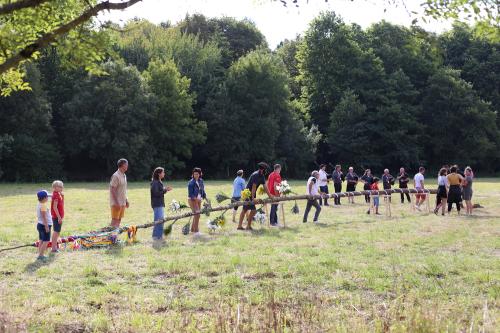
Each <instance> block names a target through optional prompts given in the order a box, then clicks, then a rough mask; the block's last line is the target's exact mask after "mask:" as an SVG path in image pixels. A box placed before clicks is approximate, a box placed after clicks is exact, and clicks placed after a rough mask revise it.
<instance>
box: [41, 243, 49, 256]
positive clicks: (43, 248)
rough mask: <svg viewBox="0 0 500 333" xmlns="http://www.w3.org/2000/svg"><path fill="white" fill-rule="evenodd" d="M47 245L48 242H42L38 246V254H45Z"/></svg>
mask: <svg viewBox="0 0 500 333" xmlns="http://www.w3.org/2000/svg"><path fill="white" fill-rule="evenodd" d="M47 246H49V242H42V244H40V247H39V248H38V250H39V251H38V255H40V256H43V255H44V254H45V250H47Z"/></svg>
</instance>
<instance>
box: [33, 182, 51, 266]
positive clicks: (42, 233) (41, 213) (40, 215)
mask: <svg viewBox="0 0 500 333" xmlns="http://www.w3.org/2000/svg"><path fill="white" fill-rule="evenodd" d="M36 196H37V197H38V206H37V208H36V215H37V219H38V223H37V225H36V229H37V230H38V236H39V239H40V244H38V258H37V259H38V260H45V256H44V254H45V250H47V246H48V245H49V241H50V227H51V226H52V218H51V216H50V210H49V208H48V207H47V201H48V200H49V194H48V193H47V191H39V192H38V193H37V194H36Z"/></svg>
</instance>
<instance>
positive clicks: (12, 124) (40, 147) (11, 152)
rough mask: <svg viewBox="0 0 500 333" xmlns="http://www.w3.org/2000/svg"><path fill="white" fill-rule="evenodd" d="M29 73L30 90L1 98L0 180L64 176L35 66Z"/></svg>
mask: <svg viewBox="0 0 500 333" xmlns="http://www.w3.org/2000/svg"><path fill="white" fill-rule="evenodd" d="M26 70H27V79H28V82H29V84H30V86H31V91H18V92H14V93H12V94H11V95H10V96H9V97H5V98H0V163H1V166H0V170H1V173H2V174H3V176H0V177H2V178H0V179H5V180H9V181H13V180H24V181H36V180H48V179H49V178H51V177H56V176H61V168H62V164H63V163H62V157H61V155H60V154H59V150H58V146H59V144H58V143H56V140H55V137H54V132H53V130H52V127H51V126H50V121H51V108H50V104H49V103H48V101H47V98H46V95H45V92H44V91H43V86H42V84H41V82H40V72H39V71H38V68H37V67H36V66H35V65H34V64H28V65H27V68H26Z"/></svg>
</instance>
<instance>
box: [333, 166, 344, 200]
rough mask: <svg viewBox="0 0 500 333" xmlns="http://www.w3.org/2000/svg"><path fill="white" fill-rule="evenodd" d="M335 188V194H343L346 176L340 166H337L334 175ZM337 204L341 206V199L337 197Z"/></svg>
mask: <svg viewBox="0 0 500 333" xmlns="http://www.w3.org/2000/svg"><path fill="white" fill-rule="evenodd" d="M332 180H333V186H334V187H335V193H340V192H342V181H343V180H344V174H343V173H342V167H341V166H340V165H338V164H337V165H336V166H335V171H333V173H332ZM335 204H336V205H340V197H335Z"/></svg>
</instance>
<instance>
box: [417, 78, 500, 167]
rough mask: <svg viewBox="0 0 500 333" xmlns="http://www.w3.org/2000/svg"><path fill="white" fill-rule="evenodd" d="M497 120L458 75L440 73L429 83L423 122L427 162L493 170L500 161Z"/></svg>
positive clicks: (485, 104) (423, 139) (486, 105)
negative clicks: (468, 165) (499, 160)
mask: <svg viewBox="0 0 500 333" xmlns="http://www.w3.org/2000/svg"><path fill="white" fill-rule="evenodd" d="M496 117H497V116H496V113H495V112H494V111H492V110H491V108H490V106H489V105H488V103H485V102H484V101H483V100H481V99H480V98H479V97H478V96H477V94H476V92H475V91H474V90H473V89H472V86H471V85H470V84H469V83H467V82H465V81H464V80H462V79H461V78H460V73H459V72H458V71H456V70H453V69H449V68H442V69H439V70H438V71H437V72H436V73H435V74H434V75H433V76H432V77H431V78H430V79H429V83H428V87H427V89H426V91H425V97H424V100H423V113H422V115H421V117H420V119H419V120H420V122H421V123H422V124H425V135H423V136H422V140H421V142H423V143H424V147H425V152H426V155H427V158H428V159H429V160H430V161H432V162H433V164H434V165H435V166H437V165H439V164H440V163H445V162H456V163H459V164H460V165H465V164H473V165H476V166H477V167H478V168H483V169H484V170H493V167H496V165H497V163H496V162H498V158H499V154H498V142H499V141H498V140H499V132H498V128H497V126H496Z"/></svg>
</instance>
